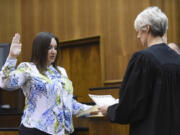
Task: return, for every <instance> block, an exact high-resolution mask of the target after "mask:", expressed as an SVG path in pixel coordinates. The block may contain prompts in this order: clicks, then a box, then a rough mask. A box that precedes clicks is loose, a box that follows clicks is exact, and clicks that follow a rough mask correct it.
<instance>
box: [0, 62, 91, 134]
mask: <svg viewBox="0 0 180 135" xmlns="http://www.w3.org/2000/svg"><path fill="white" fill-rule="evenodd" d="M16 62H17V60H16V59H7V61H6V63H5V65H4V66H3V68H2V71H1V72H0V87H3V88H5V89H7V90H14V89H17V88H21V89H22V90H23V93H24V95H25V107H24V114H23V116H22V120H21V123H22V124H23V125H24V126H26V127H30V128H31V127H33V128H37V129H39V130H42V131H44V132H46V133H49V134H53V135H64V134H65V132H66V133H69V134H70V133H72V132H73V130H74V129H73V124H72V114H75V115H77V114H78V113H80V112H81V111H85V110H87V109H89V107H90V106H87V105H84V104H81V103H79V102H77V101H76V100H74V99H73V98H72V97H73V86H72V82H71V81H70V80H69V79H68V76H67V74H66V71H65V69H64V68H62V67H58V69H56V68H54V67H53V66H49V67H48V69H47V71H46V72H45V75H42V74H41V73H39V71H38V69H37V68H36V66H35V65H34V64H33V63H30V62H23V63H21V64H20V65H19V66H18V67H17V68H15V66H16ZM60 72H61V73H60Z"/></svg>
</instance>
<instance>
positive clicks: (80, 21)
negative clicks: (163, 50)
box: [0, 0, 180, 85]
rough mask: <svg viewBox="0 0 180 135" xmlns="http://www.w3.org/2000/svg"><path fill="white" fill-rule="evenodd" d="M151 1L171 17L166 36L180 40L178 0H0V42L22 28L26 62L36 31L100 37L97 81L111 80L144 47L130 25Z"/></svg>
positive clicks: (118, 76)
mask: <svg viewBox="0 0 180 135" xmlns="http://www.w3.org/2000/svg"><path fill="white" fill-rule="evenodd" d="M155 5H156V6H159V7H160V8H162V10H163V11H164V12H165V13H166V14H167V16H168V18H169V30H168V41H169V42H177V43H180V38H178V37H179V34H180V25H179V24H180V14H179V10H180V1H179V0H158V1H157V0H143V1H142V0H0V15H1V21H0V42H10V41H11V37H12V35H13V34H14V33H15V32H16V31H17V32H20V33H21V34H22V43H23V51H22V54H21V57H20V59H19V60H20V61H28V60H29V59H30V55H31V44H32V40H33V38H34V36H35V35H36V34H37V33H38V32H40V31H49V32H53V33H54V34H55V35H57V36H58V37H59V38H60V41H68V40H76V39H82V38H87V37H93V36H100V51H101V55H102V57H101V71H102V74H101V78H102V79H101V82H102V85H106V84H109V83H111V84H113V83H116V82H120V81H121V80H122V78H123V75H124V72H125V70H126V66H127V63H128V61H129V58H130V57H131V55H132V54H133V53H134V52H135V51H137V50H139V49H142V46H141V44H140V42H139V41H138V40H137V39H136V32H135V30H134V27H133V23H134V19H135V17H136V16H137V14H138V13H139V12H141V11H142V10H143V9H144V8H146V7H148V6H155ZM87 83H88V82H87Z"/></svg>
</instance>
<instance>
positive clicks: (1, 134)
mask: <svg viewBox="0 0 180 135" xmlns="http://www.w3.org/2000/svg"><path fill="white" fill-rule="evenodd" d="M0 135H19V133H18V131H0Z"/></svg>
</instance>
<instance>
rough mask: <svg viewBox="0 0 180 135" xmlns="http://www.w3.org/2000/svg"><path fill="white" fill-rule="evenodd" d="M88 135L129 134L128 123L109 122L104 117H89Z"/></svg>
mask: <svg viewBox="0 0 180 135" xmlns="http://www.w3.org/2000/svg"><path fill="white" fill-rule="evenodd" d="M89 135H129V125H120V124H115V123H110V122H109V121H108V120H107V119H106V118H105V117H94V118H93V117H92V118H89Z"/></svg>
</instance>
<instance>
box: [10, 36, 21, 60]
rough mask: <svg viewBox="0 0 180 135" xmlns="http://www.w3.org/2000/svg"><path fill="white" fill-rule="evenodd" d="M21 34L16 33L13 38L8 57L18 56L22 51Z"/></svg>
mask: <svg viewBox="0 0 180 135" xmlns="http://www.w3.org/2000/svg"><path fill="white" fill-rule="evenodd" d="M21 46H22V44H21V43H20V34H19V33H16V34H15V35H14V37H13V39H12V42H11V47H10V51H9V56H8V58H16V57H17V56H18V55H19V54H20V52H21Z"/></svg>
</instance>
